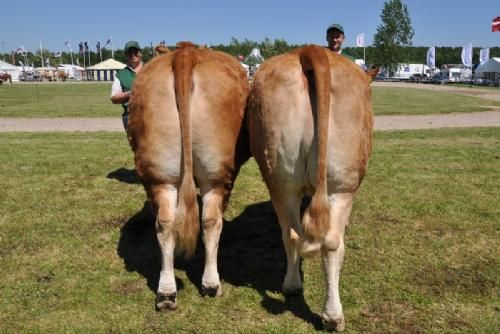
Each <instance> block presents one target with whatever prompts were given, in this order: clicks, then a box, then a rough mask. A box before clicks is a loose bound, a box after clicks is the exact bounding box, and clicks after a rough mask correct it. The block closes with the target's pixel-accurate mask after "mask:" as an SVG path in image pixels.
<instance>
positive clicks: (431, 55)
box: [427, 46, 436, 68]
mask: <svg viewBox="0 0 500 334" xmlns="http://www.w3.org/2000/svg"><path fill="white" fill-rule="evenodd" d="M427 66H429V67H430V68H434V67H436V47H435V46H433V47H432V48H429V49H428V50H427Z"/></svg>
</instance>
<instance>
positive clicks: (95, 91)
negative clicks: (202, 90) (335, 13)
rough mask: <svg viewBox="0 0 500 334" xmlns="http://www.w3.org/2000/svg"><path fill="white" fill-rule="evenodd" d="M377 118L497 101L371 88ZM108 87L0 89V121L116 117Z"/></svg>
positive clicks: (471, 108) (476, 107)
mask: <svg viewBox="0 0 500 334" xmlns="http://www.w3.org/2000/svg"><path fill="white" fill-rule="evenodd" d="M372 90H373V110H374V112H375V114H376V115H422V114H440V113H451V112H478V111H485V110H489V109H491V107H492V106H493V107H500V102H499V101H490V100H486V99H482V98H477V97H471V96H463V95H458V94H451V93H444V92H436V91H429V90H423V89H406V88H392V87H391V88H389V87H373V88H372ZM110 93H111V83H110V82H109V83H43V84H41V83H30V84H25V83H14V84H13V85H12V86H8V85H2V86H0V117H119V116H120V114H121V112H122V108H121V106H119V105H113V104H112V103H111V102H110V99H109V98H110Z"/></svg>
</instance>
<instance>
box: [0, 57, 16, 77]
mask: <svg viewBox="0 0 500 334" xmlns="http://www.w3.org/2000/svg"><path fill="white" fill-rule="evenodd" d="M3 72H7V73H8V74H10V75H11V77H12V81H19V69H18V68H17V67H16V66H14V65H11V64H9V63H7V62H5V61H2V60H0V73H3Z"/></svg>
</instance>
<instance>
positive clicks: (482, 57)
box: [479, 48, 490, 63]
mask: <svg viewBox="0 0 500 334" xmlns="http://www.w3.org/2000/svg"><path fill="white" fill-rule="evenodd" d="M488 59H490V48H484V49H481V51H480V52H479V63H484V62H485V61H488Z"/></svg>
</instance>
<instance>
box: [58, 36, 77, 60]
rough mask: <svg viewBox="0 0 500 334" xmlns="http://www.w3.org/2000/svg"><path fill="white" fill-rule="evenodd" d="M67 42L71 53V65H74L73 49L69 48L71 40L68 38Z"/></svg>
mask: <svg viewBox="0 0 500 334" xmlns="http://www.w3.org/2000/svg"><path fill="white" fill-rule="evenodd" d="M68 42H69V53H70V55H71V66H74V65H75V63H74V62H73V49H72V48H71V40H69V39H68ZM61 58H62V55H61Z"/></svg>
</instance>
